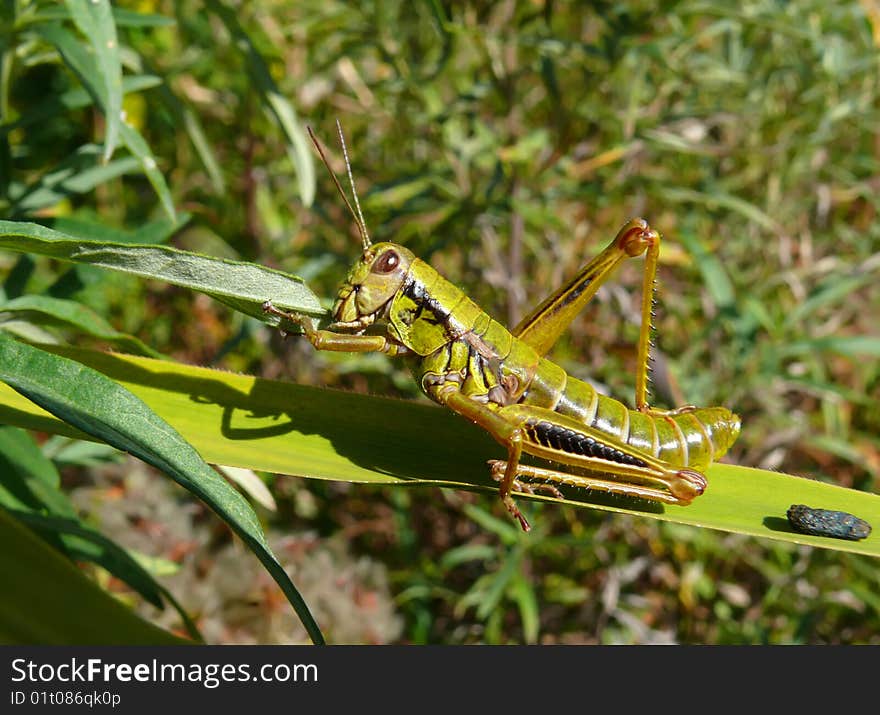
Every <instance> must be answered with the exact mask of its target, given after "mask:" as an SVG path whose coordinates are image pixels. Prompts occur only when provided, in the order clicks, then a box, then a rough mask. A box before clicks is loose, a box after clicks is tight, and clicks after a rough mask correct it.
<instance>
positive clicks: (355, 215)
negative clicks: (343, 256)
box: [306, 119, 372, 252]
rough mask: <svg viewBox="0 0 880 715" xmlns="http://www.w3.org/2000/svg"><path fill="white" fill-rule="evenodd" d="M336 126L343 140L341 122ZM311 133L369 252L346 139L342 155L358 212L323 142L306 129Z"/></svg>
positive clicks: (365, 228) (367, 238)
mask: <svg viewBox="0 0 880 715" xmlns="http://www.w3.org/2000/svg"><path fill="white" fill-rule="evenodd" d="M336 126H337V128H338V129H339V138H340V139H342V127H341V126H340V125H339V120H338V119H337V120H336ZM306 129H307V130H308V132H309V137H310V138H311V140H312V144H314V145H315V149H317V150H318V154H319V155H320V156H321V161H323V162H324V166H326V167H327V171H329V172H330V178H331V179H333V183H334V184H336V190H337V191H338V192H339V195H340V196H341V197H342V200H343V201H344V202H345V205H346V206H347V207H348V210H349V212H350V213H351V216H352V218H353V219H354V220H355V223H357V227H358V231H359V232H360V234H361V241H362V242H363V245H364V252H366V251H367V250H369V248H370V246H371V245H372V243H371V242H370V235H369V234H368V233H367V225H366V223H365V222H364V215H363V214H362V213H361V206H360V203H359V202H358V197H357V191H355V188H354V181H353V179H352V177H351V164H349V162H348V151H347V150H346V148H345V139H342V153H343V155H344V156H345V166H346V169H348V180H349V182H350V183H351V190H352V192H353V193H354V202H355V204H356V205H357V212H355V210H354V208H353V207H352V205H351V202H350V201H349V200H348V197H347V196H346V195H345V189H343V188H342V184H340V183H339V179H337V178H336V174H335V173H334V172H333V169H332V168H331V166H330V162H329V161H327V157H326V156H325V154H324V148H323V147H322V146H321V142H319V141H318V137H316V136H315V133H314V132H313V131H312V128H311V127H306Z"/></svg>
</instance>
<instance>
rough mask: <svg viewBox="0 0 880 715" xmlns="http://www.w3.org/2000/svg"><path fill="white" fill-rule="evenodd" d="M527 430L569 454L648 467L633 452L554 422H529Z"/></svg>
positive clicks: (532, 435)
mask: <svg viewBox="0 0 880 715" xmlns="http://www.w3.org/2000/svg"><path fill="white" fill-rule="evenodd" d="M526 430H527V431H528V432H529V434H530V435H531V437H532V438H533V440H534V441H535V442H537V443H538V444H541V445H543V446H545V447H550V448H552V449H558V450H559V451H561V452H568V453H569V454H578V455H582V456H584V457H594V458H596V459H605V460H607V461H609V462H617V463H618V464H627V465H630V466H633V467H647V466H648V464H647V462H644V461H642V460H641V459H639V458H638V457H633V456H632V455H631V454H627V453H626V452H621V451H620V450H619V449H617V448H616V447H612V446H611V445H608V444H605V443H604V442H600V441H599V440H597V439H594V438H593V437H589V436H587V435H585V434H582V433H580V432H577V431H575V430H572V429H568V428H567V427H562V426H561V425H555V424H553V423H552V422H544V421H542V422H536V423H534V424H527V425H526Z"/></svg>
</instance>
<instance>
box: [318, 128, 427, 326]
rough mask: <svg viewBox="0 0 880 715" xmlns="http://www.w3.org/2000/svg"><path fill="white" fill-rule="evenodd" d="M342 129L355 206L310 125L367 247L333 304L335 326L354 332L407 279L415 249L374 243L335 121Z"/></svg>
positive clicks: (372, 318)
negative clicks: (410, 249)
mask: <svg viewBox="0 0 880 715" xmlns="http://www.w3.org/2000/svg"><path fill="white" fill-rule="evenodd" d="M336 129H337V130H338V132H339V143H340V144H341V145H342V154H343V156H344V157H345V168H346V169H347V171H348V180H349V183H350V184H351V192H352V195H353V196H354V205H355V207H356V208H357V211H355V208H354V207H352V205H351V203H349V201H348V197H347V196H346V195H345V191H344V190H343V188H342V185H341V184H340V183H339V179H337V178H336V174H334V173H333V169H332V168H331V167H330V162H328V161H327V157H326V156H325V155H324V150H323V149H322V148H321V143H320V142H319V141H318V138H317V137H316V136H315V134H314V133H313V132H312V129H311V127H309V136H310V137H311V138H312V142H313V143H314V145H315V149H317V150H318V154H320V156H321V161H323V162H324V166H326V167H327V170H328V171H329V172H330V177H331V178H332V179H333V183H334V184H336V189H337V190H338V191H339V195H340V196H341V197H342V200H343V201H344V202H345V205H346V206H347V207H348V210H349V211H350V212H351V215H352V217H353V218H354V219H355V221H356V222H357V227H358V231H359V232H360V234H361V243H362V245H363V247H364V252H363V255H362V256H361V259H360V260H359V261H358V262H357V263H355V264H354V266H352V269H351V270H350V271H349V272H348V276H346V278H345V281H344V282H343V284H342V285H341V286H340V287H339V293H338V294H337V295H336V302H335V303H334V304H333V323H332V324H331V325H330V328H331V329H332V330H346V331H352V332H354V333H362V332H363V331H364V330H366V328H367V327H368V326H370V325H372V324H373V323H374V322H375V321H376V318H378V317H380V316H381V315H382V313H383V311H384V310H385V308H386V306H387V305H388V303H389V302H390V301H391V299H392V298H393V297H394V295H395V294H396V293H397V291H398V290H400V288H401V286H402V285H403V282H404V280H406V275H407V273H409V267H410V265H411V264H412V262H413V260H415V256H414V255H413V254H412V251H409V250H408V249H406V248H404V247H403V246H398V245H397V244H394V243H377V244H376V245H373V243H372V242H371V241H370V236H369V234H368V233H367V224H366V222H365V221H364V215H363V213H361V204H360V201H359V200H358V195H357V191H356V190H355V186H354V179H353V178H352V175H351V164H350V162H349V161H348V150H347V149H346V148H345V137H343V136H342V127H341V126H340V124H339V121H337V122H336Z"/></svg>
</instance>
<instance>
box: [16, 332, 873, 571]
mask: <svg viewBox="0 0 880 715" xmlns="http://www.w3.org/2000/svg"><path fill="white" fill-rule="evenodd" d="M51 349H52V350H53V351H55V352H58V353H61V354H64V355H69V356H71V357H74V358H75V359H76V360H79V361H81V362H83V363H86V364H88V365H90V366H91V367H94V368H95V369H97V370H100V371H101V372H102V373H104V374H105V375H107V376H109V377H111V378H112V379H114V380H117V381H119V382H120V383H121V384H123V385H125V386H126V387H127V388H128V389H129V390H131V391H132V392H133V393H134V394H136V395H138V396H139V397H140V398H142V399H143V400H144V401H145V402H146V403H147V404H149V405H150V406H151V407H152V408H153V409H154V410H155V411H156V412H157V413H158V414H160V415H161V416H162V417H164V418H165V419H166V420H168V421H169V422H170V423H171V424H172V425H174V427H175V429H177V430H178V431H179V432H180V433H181V434H182V435H183V436H184V437H185V438H186V439H187V440H188V441H190V442H191V443H192V444H193V445H194V446H195V447H196V449H198V450H199V452H200V453H201V454H202V456H203V457H204V458H205V459H206V460H207V461H209V462H211V463H214V464H227V465H233V466H238V467H245V468H249V469H254V470H257V471H267V472H275V473H280V474H290V475H296V476H303V477H312V478H317V479H331V480H339V481H347V482H360V483H372V484H394V485H397V486H431V487H449V488H456V489H467V490H472V491H480V492H484V493H487V494H497V484H495V483H494V482H492V480H491V479H490V478H489V474H488V469H487V468H486V460H488V459H498V458H499V457H501V456H503V455H502V454H501V453H500V448H499V446H498V445H497V444H496V443H495V441H494V440H493V439H491V438H490V437H489V436H488V435H487V434H486V433H485V432H484V431H483V430H481V429H479V428H478V427H476V426H475V425H472V424H470V423H469V422H467V421H466V420H463V419H461V418H459V417H456V416H455V415H453V414H451V413H449V412H447V411H445V410H443V409H440V408H438V407H435V406H433V405H426V404H421V403H415V402H406V401H401V400H396V399H387V398H383V397H369V396H364V395H357V394H352V393H347V392H338V391H334V390H324V389H319V388H313V387H305V386H302V385H295V384H292V383H287V382H279V381H271V380H263V379H261V378H257V377H253V376H248V375H233V374H230V373H226V372H221V371H217V370H210V369H207V368H201V367H192V366H187V365H179V364H175V363H169V362H162V361H157V360H152V359H150V358H142V357H133V356H122V355H107V354H103V353H98V352H93V351H86V350H75V349H72V348H61V347H53V348H51ZM0 420H2V421H5V422H7V423H9V424H16V425H18V426H21V427H26V428H29V429H39V430H43V431H47V432H57V433H60V434H67V435H70V436H81V435H79V433H78V432H76V431H75V430H72V429H71V428H70V427H69V426H67V425H64V424H62V423H60V422H58V421H57V420H55V419H53V418H51V417H50V416H48V415H46V414H45V413H43V412H42V411H41V410H39V409H37V408H35V407H34V406H33V405H30V404H29V403H28V402H27V401H26V400H23V399H21V398H20V397H19V396H18V395H16V394H15V393H14V392H12V391H10V390H8V389H4V390H0ZM832 476H833V475H829V477H832ZM707 478H708V480H709V488H708V489H707V490H706V493H705V494H703V495H702V496H701V497H699V498H698V499H696V500H694V502H693V503H692V504H690V505H689V506H686V507H680V506H666V505H658V504H651V503H646V502H642V501H638V500H633V499H626V498H623V497H611V496H608V495H605V494H600V493H596V492H586V491H583V490H577V489H571V490H567V491H566V492H565V499H564V500H556V499H553V498H551V497H549V496H544V495H535V496H522V497H519V499H520V503H521V504H522V505H524V506H525V508H526V510H528V504H527V502H528V501H543V502H557V501H561V503H565V504H572V505H575V506H580V507H590V508H595V509H602V510H606V511H611V512H618V513H623V514H633V515H638V516H644V517H648V518H654V519H660V520H663V521H670V522H676V523H680V524H688V525H692V526H700V527H707V528H713V529H720V530H723V531H730V532H736V533H741V534H748V535H751V536H758V537H763V538H767V539H774V540H777V541H786V542H791V543H796V544H809V545H812V546H821V547H825V548H830V549H836V550H839V551H849V552H853V553H860V554H869V555H872V556H880V528H878V527H880V496H878V495H876V494H868V493H865V492H860V491H856V490H853V489H846V488H843V487H840V486H836V485H834V484H829V483H825V482H821V481H817V480H814V479H805V478H802V477H797V476H793V475H789V474H783V473H780V472H771V471H767V470H762V469H753V468H749V467H742V466H736V465H731V464H715V465H712V466H711V467H710V468H709V470H708V472H707ZM792 504H807V505H809V506H812V507H816V508H824V509H835V510H839V511H848V512H850V513H852V514H855V515H856V516H858V517H860V518H862V519H865V520H866V521H868V523H870V524H872V525H873V526H874V532H873V533H872V534H871V535H870V536H869V537H868V538H867V539H865V540H863V541H857V542H854V541H841V540H837V539H830V538H823V537H817V536H807V535H804V534H799V533H796V532H794V531H793V530H792V529H791V527H790V526H789V525H788V522H787V521H786V511H787V510H788V507H789V506H791V505H792ZM496 513H497V514H498V515H499V517H500V518H501V519H502V520H503V522H504V523H507V519H506V513H504V512H503V511H502V510H500V509H499V510H498V511H497V512H496ZM487 516H488V515H487ZM499 523H501V522H499ZM509 526H510V528H511V529H513V530H515V529H516V528H518V527H516V525H515V523H514V522H513V521H512V520H511V521H510V522H509Z"/></svg>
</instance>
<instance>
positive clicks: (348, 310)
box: [331, 243, 415, 332]
mask: <svg viewBox="0 0 880 715" xmlns="http://www.w3.org/2000/svg"><path fill="white" fill-rule="evenodd" d="M414 259H415V256H414V255H413V253H412V251H410V250H409V249H406V248H404V247H403V246H398V245H397V244H394V243H377V244H375V245H370V246H368V247H367V248H366V249H365V250H364V254H363V256H361V259H360V260H359V261H358V262H357V263H355V264H354V266H353V267H352V269H351V270H350V271H349V272H348V276H346V278H345V281H344V282H343V283H342V285H341V286H340V287H339V293H338V294H337V295H336V303H335V304H334V305H333V321H334V322H333V325H332V326H331V327H332V328H333V329H337V330H338V329H343V330H353V331H356V332H360V331H363V330H364V329H365V328H366V327H367V326H369V325H371V324H372V323H373V322H374V321H375V320H376V318H378V317H379V316H381V315H382V312H383V311H384V310H385V307H386V306H387V305H388V303H389V301H390V300H391V299H392V298H393V297H394V295H395V294H396V293H397V291H399V290H400V288H401V286H402V285H403V282H404V281H405V280H406V275H407V273H408V272H409V267H410V265H411V264H412V262H413V260H414Z"/></svg>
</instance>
